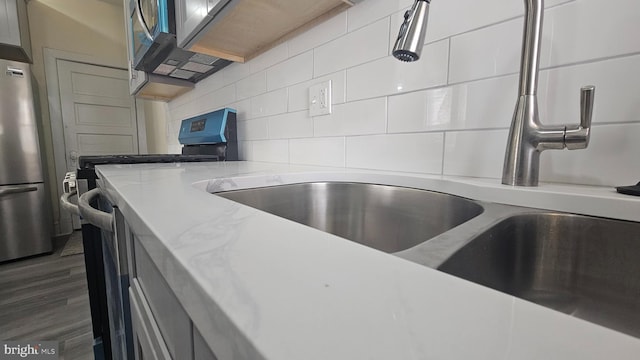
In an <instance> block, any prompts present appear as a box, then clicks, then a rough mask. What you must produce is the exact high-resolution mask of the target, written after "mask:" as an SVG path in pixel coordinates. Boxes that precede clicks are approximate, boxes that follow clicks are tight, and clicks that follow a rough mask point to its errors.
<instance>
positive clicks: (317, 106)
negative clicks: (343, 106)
mask: <svg viewBox="0 0 640 360" xmlns="http://www.w3.org/2000/svg"><path fill="white" fill-rule="evenodd" d="M327 114H331V80H329V81H325V82H321V83H319V84H316V85H313V86H311V87H310V88H309V116H319V115H327Z"/></svg>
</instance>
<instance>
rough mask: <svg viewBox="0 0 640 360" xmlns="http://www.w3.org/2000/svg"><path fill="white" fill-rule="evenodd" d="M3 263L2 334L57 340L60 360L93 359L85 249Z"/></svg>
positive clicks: (59, 241) (0, 278)
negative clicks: (63, 255) (61, 254)
mask: <svg viewBox="0 0 640 360" xmlns="http://www.w3.org/2000/svg"><path fill="white" fill-rule="evenodd" d="M65 242H66V239H57V240H56V241H55V243H56V250H55V252H54V253H53V254H51V255H44V256H38V257H34V258H30V259H26V260H19V261H15V262H10V263H4V264H0V340H5V341H6V340H17V341H19V340H24V341H33V340H42V341H58V342H59V345H58V346H59V353H60V359H61V360H76V359H78V360H84V359H93V349H92V336H91V315H90V312H89V295H88V294H87V281H86V275H85V268H84V256H83V255H82V254H78V255H70V256H65V257H60V251H61V250H62V247H63V246H64V243H65Z"/></svg>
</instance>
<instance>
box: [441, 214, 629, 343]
mask: <svg viewBox="0 0 640 360" xmlns="http://www.w3.org/2000/svg"><path fill="white" fill-rule="evenodd" d="M438 269H439V270H441V271H444V272H446V273H449V274H452V275H455V276H458V277H461V278H464V279H467V280H469V281H472V282H475V283H478V284H481V285H484V286H487V287H490V288H493V289H496V290H499V291H502V292H505V293H508V294H511V295H514V296H517V297H519V298H522V299H526V300H529V301H532V302H535V303H538V304H540V305H543V306H546V307H549V308H552V309H555V310H558V311H561V312H564V313H567V314H571V315H573V316H576V317H578V318H582V319H585V320H588V321H590V322H594V323H597V324H600V325H603V326H606V327H609V328H612V329H615V330H618V331H621V332H624V333H627V334H629V335H632V336H635V337H640V223H633V222H625V221H616V220H608V219H601V218H592V217H586V216H577V215H570V214H559V213H533V214H521V215H515V216H512V217H508V218H506V219H505V220H502V221H500V222H498V223H497V224H496V225H495V226H493V227H490V228H489V229H488V230H486V231H484V232H483V233H481V234H480V235H478V236H477V237H475V238H473V239H472V240H471V241H469V242H468V243H467V244H466V245H465V246H463V247H462V248H461V249H460V250H458V251H457V252H455V253H453V255H452V256H451V257H449V258H448V259H447V260H446V261H445V262H444V263H442V264H441V265H440V266H439V267H438Z"/></svg>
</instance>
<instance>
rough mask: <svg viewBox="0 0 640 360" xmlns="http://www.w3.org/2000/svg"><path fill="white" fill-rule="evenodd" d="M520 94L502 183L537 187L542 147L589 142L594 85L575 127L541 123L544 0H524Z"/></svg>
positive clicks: (586, 94)
mask: <svg viewBox="0 0 640 360" xmlns="http://www.w3.org/2000/svg"><path fill="white" fill-rule="evenodd" d="M524 4H525V19H524V31H523V36H522V58H521V63H520V83H519V96H518V101H517V103H516V109H515V111H514V114H513V120H512V122H511V129H510V130H509V138H508V140H507V149H506V152H505V158H504V167H503V169H502V183H503V184H505V185H515V186H537V185H538V179H539V172H540V153H541V152H542V151H544V150H554V149H555V150H561V149H564V148H565V147H566V148H568V149H571V150H574V149H584V148H586V147H587V145H588V143H589V136H590V128H591V115H592V113H593V99H594V91H595V87H593V86H586V87H583V88H582V90H581V91H582V93H581V120H580V125H578V126H569V127H567V126H566V125H561V126H544V125H542V124H541V123H540V119H539V116H538V100H537V89H538V72H539V68H540V43H541V38H542V23H543V14H544V1H543V0H524Z"/></svg>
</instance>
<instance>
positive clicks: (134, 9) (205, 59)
mask: <svg viewBox="0 0 640 360" xmlns="http://www.w3.org/2000/svg"><path fill="white" fill-rule="evenodd" d="M175 19H176V17H175V4H174V1H173V0H129V26H130V27H131V37H132V39H131V42H130V43H131V47H132V49H131V50H132V52H131V53H132V54H133V65H134V67H135V69H136V70H142V71H145V72H147V73H151V74H156V75H160V76H166V77H169V78H174V79H181V80H188V81H191V82H193V83H195V82H198V81H200V80H202V79H204V78H205V77H207V76H209V75H211V74H213V73H214V72H216V71H218V70H220V69H222V68H224V67H225V66H227V65H229V64H230V63H231V62H230V61H228V60H224V59H220V58H218V57H215V56H210V55H206V54H199V53H195V52H192V51H187V50H184V49H181V48H179V47H178V46H177V41H176V20H175Z"/></svg>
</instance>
